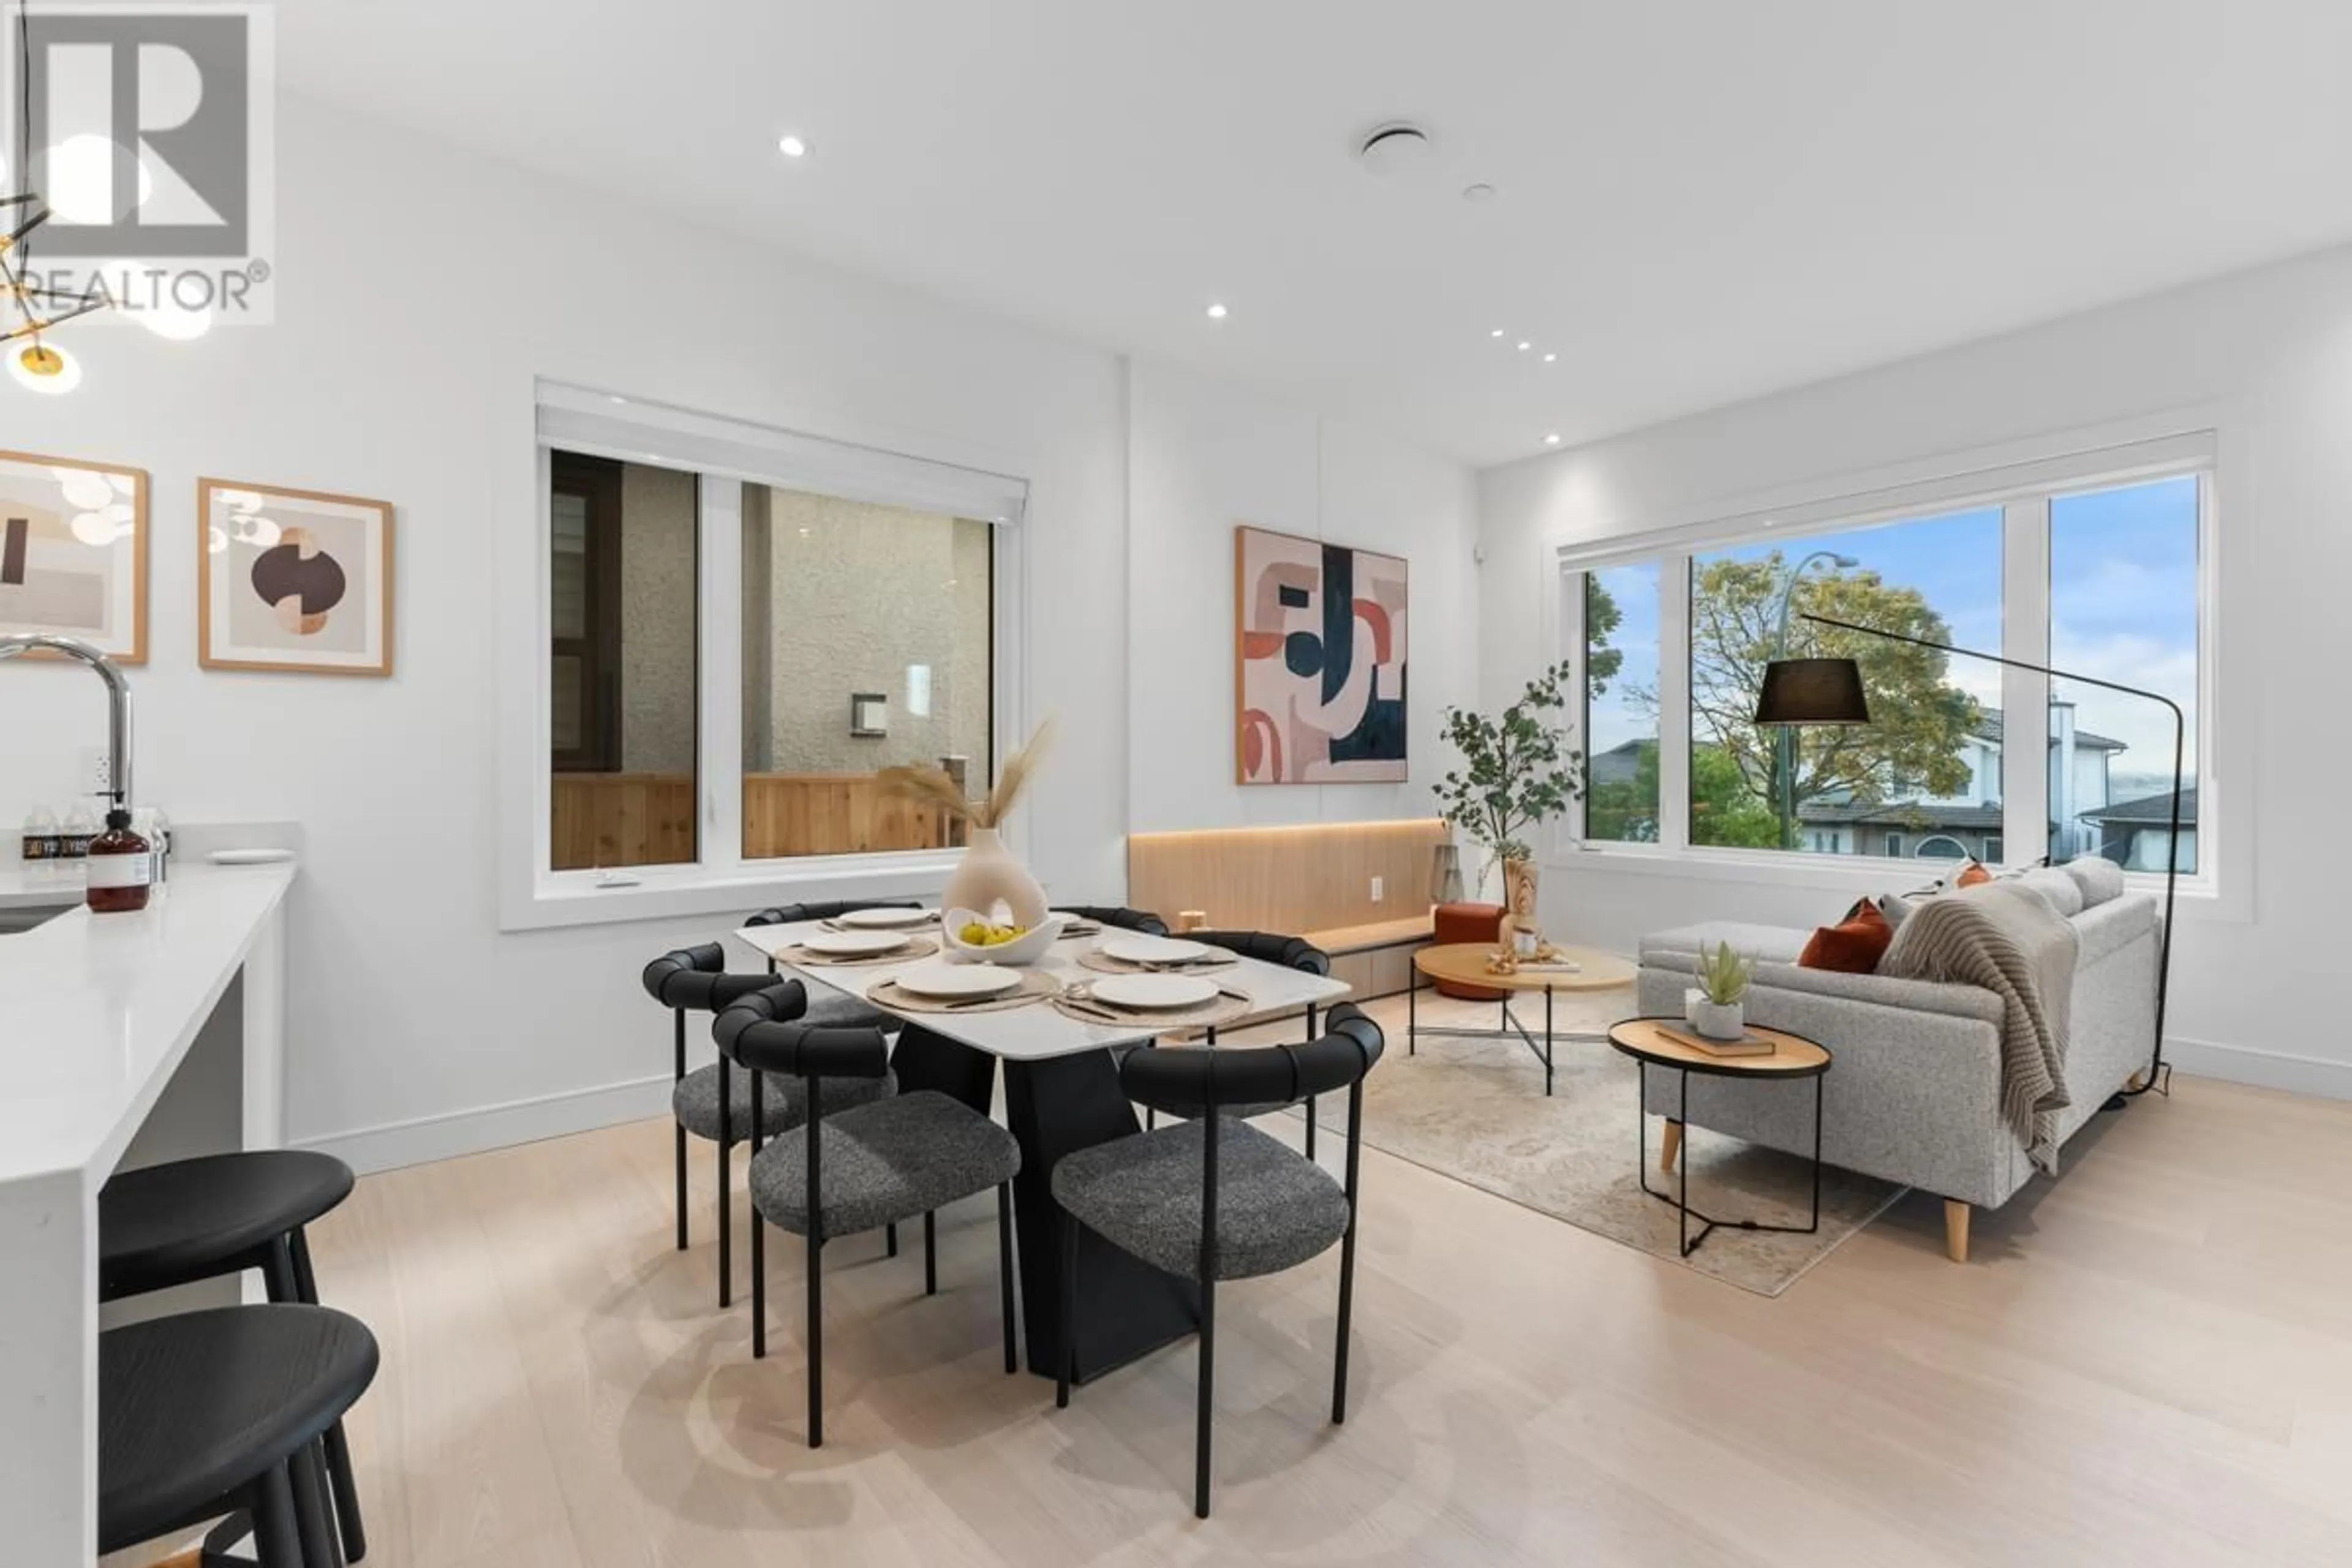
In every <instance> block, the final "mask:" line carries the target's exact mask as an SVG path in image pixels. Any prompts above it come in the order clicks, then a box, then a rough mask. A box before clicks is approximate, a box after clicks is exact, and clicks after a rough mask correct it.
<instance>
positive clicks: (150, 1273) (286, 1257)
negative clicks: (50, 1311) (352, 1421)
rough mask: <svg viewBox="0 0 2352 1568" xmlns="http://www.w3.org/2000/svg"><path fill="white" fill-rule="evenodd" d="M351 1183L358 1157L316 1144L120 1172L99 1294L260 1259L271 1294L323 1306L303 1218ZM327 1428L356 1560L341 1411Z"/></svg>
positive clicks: (102, 1219)
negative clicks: (347, 1159)
mask: <svg viewBox="0 0 2352 1568" xmlns="http://www.w3.org/2000/svg"><path fill="white" fill-rule="evenodd" d="M352 1183H353V1178H352V1168H351V1167H350V1166H349V1165H346V1164H344V1163H342V1162H341V1160H338V1159H336V1158H335V1157H334V1156H333V1155H331V1154H321V1153H319V1152H316V1151H314V1150H307V1149H250V1150H244V1151H239V1152H233V1153H226V1154H205V1155H200V1156H198V1157H197V1158H194V1159H192V1160H173V1161H169V1162H167V1163H163V1164H160V1165H147V1166H142V1167H141V1168H140V1169H138V1170H133V1171H123V1172H121V1173H117V1174H116V1175H115V1176H114V1177H113V1179H112V1180H110V1181H109V1182H108V1183H107V1184H106V1185H105V1186H104V1187H102V1188H100V1190H99V1194H98V1295H99V1300H101V1301H115V1300H121V1299H122V1298H124V1297H126V1296H141V1295H144V1294H146V1293H147V1292H149V1291H151V1290H163V1289H169V1288H171V1287H172V1286H174V1285H187V1284H192V1283H194V1281H196V1280H199V1279H219V1278H220V1277H222V1276H223V1275H228V1274H242V1273H244V1272H245V1271H246V1270H247V1269H248V1268H257V1269H259V1270H260V1271H261V1278H262V1283H263V1285H264V1287H265V1289H267V1290H268V1295H269V1300H271V1301H273V1302H276V1303H278V1304H280V1305H287V1304H298V1303H299V1304H302V1305H306V1306H311V1307H316V1306H317V1305H318V1304H319V1285H318V1280H317V1279H315V1278H314V1277H313V1276H312V1274H311V1271H310V1242H309V1240H308V1238H307V1237H305V1235H304V1232H303V1227H304V1226H308V1225H309V1224H310V1222H311V1221H313V1220H315V1219H317V1218H319V1217H320V1215H324V1214H326V1213H327V1212H328V1211H329V1210H331V1209H332V1208H334V1207H335V1206H336V1205H339V1204H341V1202H342V1201H343V1200H344V1199H345V1198H347V1197H349V1196H351V1194H352ZM192 1315H193V1314H192ZM324 1438H325V1443H326V1450H327V1466H326V1468H327V1483H328V1485H329V1487H330V1488H331V1490H332V1492H333V1495H334V1511H335V1522H336V1526H337V1529H338V1531H340V1533H341V1542H342V1554H343V1556H344V1557H345V1558H346V1559H347V1560H349V1561H351V1562H353V1563H356V1562H358V1561H359V1560H360V1559H361V1558H362V1557H364V1556H366V1555H367V1531H366V1528H365V1526H364V1525H363V1524H362V1521H361V1519H360V1493H359V1485H358V1482H357V1481H356V1480H355V1479H353V1476H352V1451H351V1445H350V1444H349V1442H347V1441H346V1440H345V1438H344V1436H343V1424H342V1421H341V1418H340V1416H338V1417H337V1418H336V1419H334V1420H333V1421H331V1423H330V1424H329V1425H328V1426H327V1427H326V1430H325V1433H324Z"/></svg>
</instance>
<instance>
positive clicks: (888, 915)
mask: <svg viewBox="0 0 2352 1568" xmlns="http://www.w3.org/2000/svg"><path fill="white" fill-rule="evenodd" d="M932 918H933V917H932V914H931V911H930V910H894V909H876V910H845V911H844V912H843V913H842V914H841V915H840V916H838V917H837V918H836V923H838V924H841V925H845V926H850V927H853V928H855V929H856V930H858V931H904V930H906V929H907V928H908V927H910V926H919V925H925V924H928V923H929V921H931V919H932Z"/></svg>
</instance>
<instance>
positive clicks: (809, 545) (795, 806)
mask: <svg viewBox="0 0 2352 1568" xmlns="http://www.w3.org/2000/svg"><path fill="white" fill-rule="evenodd" d="M993 534H994V530H993V529H992V527H991V526H990V525H989V524H988V523H985V522H980V521H974V520H972V519H970V518H959V517H948V516H944V515H941V514H939V513H936V512H926V511H916V510H910V509H908V508H906V507H892V506H877V505H876V504H874V503H873V502H870V501H856V500H841V499H839V498H838V497H834V496H825V495H816V494H812V493H810V492H808V491H805V490H793V489H779V488H776V487H772V486H769V485H746V486H745V487H744V488H743V858H745V859H747V860H761V859H775V858H788V857H798V856H808V855H856V854H866V853H870V852H873V851H877V850H890V849H937V848H943V847H947V846H949V845H950V844H953V843H956V842H959V841H960V837H961V824H959V823H956V822H953V821H951V820H950V818H949V817H948V816H947V814H946V813H945V812H944V811H942V810H940V808H939V807H938V806H936V805H929V804H928V803H926V802H922V801H918V800H912V799H909V798H908V797H907V796H905V795H894V794H890V793H888V792H887V791H885V790H883V789H882V788H880V787H879V785H878V784H877V782H876V775H877V773H879V772H880V770H882V769H884V768H887V767H893V766H898V765H900V764H906V763H916V764H929V765H933V766H937V767H940V768H941V769H944V770H945V771H946V772H947V773H949V774H950V776H953V777H957V778H961V779H963V780H965V781H967V782H966V789H967V793H972V794H977V793H980V792H981V790H982V787H983V781H985V780H987V779H988V778H990V777H991V776H992V773H991V768H990V756H991V752H992V742H991V737H990V706H991V691H992V686H991V681H990V677H989V671H990V668H991V664H992V660H991V656H990V640H991V637H992V616H991V605H992V598H993V595H992V574H993V568H992V562H993V554H994V541H993Z"/></svg>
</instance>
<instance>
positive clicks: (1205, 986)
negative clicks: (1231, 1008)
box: [1094, 974, 1217, 1013]
mask: <svg viewBox="0 0 2352 1568" xmlns="http://www.w3.org/2000/svg"><path fill="white" fill-rule="evenodd" d="M1094 995H1095V1000H1097V1002H1108V1003H1109V1004H1110V1005H1112V1006H1114V1007H1133V1008H1137V1009H1139V1010H1140V1011H1144V1012H1171V1013H1172V1012H1175V1011H1178V1010H1179V1009H1181V1008H1185V1007H1198V1006H1201V1005H1203V1004H1206V1003H1210V1002H1213V1001H1215V1000H1216V999H1217V983H1216V982H1215V981H1213V980H1204V979H1202V977H1201V976H1200V975H1197V974H1106V975H1104V976H1103V977H1102V978H1101V979H1099V980H1097V981H1096V982H1095V983H1094Z"/></svg>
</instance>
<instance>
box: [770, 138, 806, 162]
mask: <svg viewBox="0 0 2352 1568" xmlns="http://www.w3.org/2000/svg"><path fill="white" fill-rule="evenodd" d="M776 151H777V152H779V153H782V154H783V155H784V156H785V157H787V158H805V157H807V156H808V143H807V142H805V141H803V139H801V138H800V137H798V136H782V137H779V138H777V140H776Z"/></svg>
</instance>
